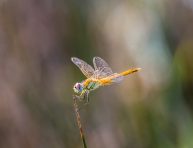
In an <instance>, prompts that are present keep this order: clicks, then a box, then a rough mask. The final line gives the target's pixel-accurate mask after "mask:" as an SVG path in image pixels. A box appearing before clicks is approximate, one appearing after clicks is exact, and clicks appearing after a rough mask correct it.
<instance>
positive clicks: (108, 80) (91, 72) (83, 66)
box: [71, 57, 141, 103]
mask: <svg viewBox="0 0 193 148" xmlns="http://www.w3.org/2000/svg"><path fill="white" fill-rule="evenodd" d="M71 60H72V62H73V63H74V64H75V65H76V66H77V67H78V68H79V69H80V70H81V72H82V73H83V74H84V75H85V76H86V79H85V80H83V81H82V82H77V83H76V84H75V85H74V87H73V90H74V92H75V93H76V97H78V98H79V99H82V100H84V99H85V98H86V103H88V102H89V97H88V95H89V93H90V92H91V91H93V90H95V89H97V88H99V87H101V86H106V85H111V84H113V83H119V82H121V81H122V80H123V79H124V77H125V76H127V75H129V74H132V73H135V72H137V71H139V70H140V69H141V68H131V69H128V70H126V71H123V72H121V73H114V72H113V71H112V69H111V68H110V67H109V65H108V64H107V62H106V61H105V60H103V59H102V58H100V57H94V58H93V65H94V68H93V67H92V66H91V65H89V64H88V63H86V62H85V61H83V60H81V59H79V58H77V57H72V58H71Z"/></svg>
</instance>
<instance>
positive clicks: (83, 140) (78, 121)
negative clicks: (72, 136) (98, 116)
mask: <svg viewBox="0 0 193 148" xmlns="http://www.w3.org/2000/svg"><path fill="white" fill-rule="evenodd" d="M73 101H74V111H75V114H76V121H77V124H78V128H79V131H80V137H81V139H82V142H83V146H84V148H87V145H86V140H85V137H84V132H83V128H82V125H81V121H80V114H79V109H78V104H77V97H76V96H75V95H73Z"/></svg>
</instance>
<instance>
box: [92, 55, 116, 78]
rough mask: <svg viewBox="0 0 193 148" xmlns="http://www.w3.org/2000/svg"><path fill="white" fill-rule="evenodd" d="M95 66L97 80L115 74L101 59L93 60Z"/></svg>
mask: <svg viewBox="0 0 193 148" xmlns="http://www.w3.org/2000/svg"><path fill="white" fill-rule="evenodd" d="M93 64H94V68H95V76H96V77H97V78H104V77H107V76H109V75H112V74H113V71H112V70H111V68H110V67H109V65H108V64H107V63H106V62H105V60H103V59H102V58H100V57H94V58H93Z"/></svg>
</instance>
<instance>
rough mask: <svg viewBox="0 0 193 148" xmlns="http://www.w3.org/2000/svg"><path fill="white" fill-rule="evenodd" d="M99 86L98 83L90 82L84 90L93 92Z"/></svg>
mask: <svg viewBox="0 0 193 148" xmlns="http://www.w3.org/2000/svg"><path fill="white" fill-rule="evenodd" d="M99 86H100V83H99V82H97V81H90V82H89V83H88V84H87V86H86V89H87V90H89V91H91V90H95V89H97V88H98V87H99Z"/></svg>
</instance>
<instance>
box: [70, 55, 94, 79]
mask: <svg viewBox="0 0 193 148" xmlns="http://www.w3.org/2000/svg"><path fill="white" fill-rule="evenodd" d="M71 60H72V62H73V63H74V64H75V65H76V66H78V68H79V69H80V70H81V71H82V73H83V74H84V75H85V76H86V77H87V78H90V77H91V76H92V75H93V74H94V69H93V68H92V66H90V65H89V64H87V63H86V62H85V61H83V60H81V59H79V58H76V57H72V58H71Z"/></svg>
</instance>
